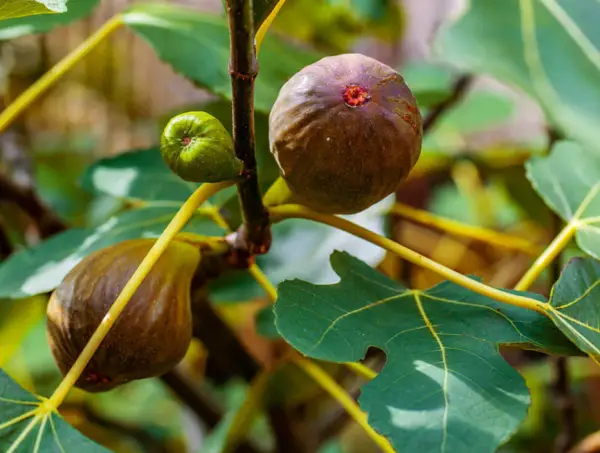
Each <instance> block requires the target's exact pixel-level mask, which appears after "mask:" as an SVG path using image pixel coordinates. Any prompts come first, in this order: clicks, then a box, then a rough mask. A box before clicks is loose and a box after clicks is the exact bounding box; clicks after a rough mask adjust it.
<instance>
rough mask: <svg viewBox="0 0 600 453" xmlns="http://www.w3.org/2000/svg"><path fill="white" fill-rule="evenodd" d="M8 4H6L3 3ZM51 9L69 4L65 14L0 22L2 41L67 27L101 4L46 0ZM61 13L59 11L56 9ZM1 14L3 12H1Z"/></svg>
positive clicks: (20, 0)
mask: <svg viewBox="0 0 600 453" xmlns="http://www.w3.org/2000/svg"><path fill="white" fill-rule="evenodd" d="M3 3H6V2H3ZM8 3H19V4H24V3H27V4H33V3H37V2H34V1H32V0H10V1H9V2H8ZM43 3H44V4H45V5H47V6H48V7H49V8H51V9H52V8H57V5H60V4H62V5H63V6H64V4H65V3H66V4H67V9H66V11H65V12H61V13H60V14H37V15H35V16H30V17H17V18H13V19H7V20H3V21H1V22H0V40H6V39H14V38H18V37H20V36H25V35H30V34H32V33H45V32H47V31H50V30H52V29H53V28H54V27H58V26H59V25H66V24H68V23H71V22H74V21H76V20H78V19H82V18H84V17H86V16H87V15H89V14H90V13H91V12H92V10H93V9H94V8H95V7H96V5H97V4H98V3H99V0H68V2H67V1H66V0H45V1H44V2H43ZM0 11H1V10H0ZM55 11H59V9H55ZM0 14H1V12H0Z"/></svg>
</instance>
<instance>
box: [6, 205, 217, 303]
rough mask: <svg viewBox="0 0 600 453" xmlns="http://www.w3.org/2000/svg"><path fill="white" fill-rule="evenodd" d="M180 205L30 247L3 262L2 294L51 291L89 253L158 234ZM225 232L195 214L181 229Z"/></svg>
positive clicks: (122, 218)
mask: <svg viewBox="0 0 600 453" xmlns="http://www.w3.org/2000/svg"><path fill="white" fill-rule="evenodd" d="M177 210H178V208H177V207H158V206H157V207H148V208H142V209H134V210H130V211H126V212H124V213H122V214H120V215H118V216H114V217H111V218H110V219H109V220H108V221H106V222H105V223H104V224H102V225H100V226H99V227H97V228H93V229H92V228H90V229H72V230H68V231H65V232H63V233H59V234H57V235H55V236H53V237H51V238H50V239H48V240H46V241H45V242H42V243H40V244H39V245H37V246H35V247H32V248H30V249H25V250H21V251H19V252H18V253H15V254H13V255H11V256H10V258H8V259H7V260H5V261H4V262H2V264H1V265H0V297H5V298H13V299H14V298H21V297H27V296H32V295H35V294H40V293H44V292H47V291H51V290H53V289H54V288H56V286H58V284H59V283H60V282H61V281H62V279H63V278H64V277H65V275H67V274H68V273H69V271H70V270H71V269H72V268H73V267H74V266H75V265H76V264H77V263H78V262H79V261H81V260H82V259H83V258H84V257H86V256H87V255H89V254H90V253H92V252H94V251H96V250H100V249H102V248H104V247H107V246H109V245H111V244H116V243H117V242H121V241H125V240H127V239H134V238H144V237H145V238H148V237H158V236H160V234H161V233H162V231H163V230H164V229H165V227H166V226H167V224H168V223H169V222H170V221H171V219H172V218H173V216H174V215H175V213H176V212H177ZM182 231H184V232H190V233H197V234H202V235H222V234H223V230H222V229H221V228H220V227H218V226H216V225H215V224H214V223H213V222H212V221H210V220H209V219H207V218H204V217H201V216H195V217H193V218H192V220H191V221H190V222H189V223H188V224H187V226H186V227H185V228H184V229H183V230H182Z"/></svg>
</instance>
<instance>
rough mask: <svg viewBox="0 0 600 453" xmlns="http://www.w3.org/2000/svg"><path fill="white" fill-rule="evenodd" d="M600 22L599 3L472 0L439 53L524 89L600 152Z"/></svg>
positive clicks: (559, 124) (568, 131)
mask: <svg viewBox="0 0 600 453" xmlns="http://www.w3.org/2000/svg"><path fill="white" fill-rule="evenodd" d="M598 16H600V2H598V1H597V0H577V1H564V0H558V1H557V0H503V1H500V2H494V1H485V0H472V1H470V2H468V6H467V8H466V10H465V12H464V13H463V14H462V15H461V16H460V17H459V18H458V19H457V20H456V22H454V23H453V24H451V25H450V26H449V27H446V28H445V29H444V30H443V31H442V33H440V35H439V36H438V38H437V41H436V47H437V51H438V53H439V55H440V56H441V57H442V58H443V59H444V60H446V61H447V62H448V63H450V64H453V65H455V66H457V67H458V68H460V69H461V70H464V71H465V72H469V73H484V74H489V75H491V76H493V77H494V78H496V79H497V80H499V81H501V82H504V83H506V84H509V85H511V86H514V87H518V88H520V89H521V90H523V91H524V92H525V93H527V94H528V95H530V96H531V97H533V98H534V99H535V100H537V101H538V102H539V104H540V105H541V107H542V108H543V109H544V111H545V113H546V115H547V117H548V119H549V121H550V122H551V123H552V124H553V125H554V126H555V127H556V128H557V129H559V130H560V131H561V132H563V133H564V135H566V136H567V137H572V138H575V139H577V140H581V141H582V142H583V143H585V144H587V145H589V146H590V147H591V149H595V150H597V151H599V152H600V147H599V145H598V144H599V143H600V134H599V132H598V123H600V85H599V84H598V77H599V76H600V59H599V58H598V52H599V50H600V34H598V32H597V31H598V20H597V18H598ZM557 50H559V51H560V58H557Z"/></svg>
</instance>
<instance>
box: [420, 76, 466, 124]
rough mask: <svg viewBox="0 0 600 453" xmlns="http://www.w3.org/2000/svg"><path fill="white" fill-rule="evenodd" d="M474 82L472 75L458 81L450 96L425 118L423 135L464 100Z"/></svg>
mask: <svg viewBox="0 0 600 453" xmlns="http://www.w3.org/2000/svg"><path fill="white" fill-rule="evenodd" d="M472 81H473V77H472V76H470V75H464V76H462V77H460V78H459V79H458V80H457V81H456V83H455V84H454V87H453V89H452V93H451V94H450V96H449V97H448V98H446V99H445V100H443V101H442V102H440V103H439V104H438V105H436V106H435V107H433V109H431V111H430V112H429V113H428V114H427V115H426V116H425V118H423V133H427V132H428V131H429V130H430V129H431V128H432V127H433V126H434V125H435V124H436V123H437V121H438V120H439V119H440V118H441V117H442V116H443V115H444V114H445V113H446V112H448V110H450V109H451V108H452V107H454V106H455V105H456V104H457V103H458V102H459V101H460V100H461V99H462V98H463V96H464V94H465V93H466V92H467V90H468V89H469V86H470V85H471V82H472Z"/></svg>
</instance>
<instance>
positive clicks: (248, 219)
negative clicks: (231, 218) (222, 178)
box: [226, 0, 271, 255]
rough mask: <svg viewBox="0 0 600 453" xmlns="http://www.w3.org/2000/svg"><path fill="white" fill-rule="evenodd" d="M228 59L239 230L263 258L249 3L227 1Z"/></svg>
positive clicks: (266, 242)
mask: <svg viewBox="0 0 600 453" xmlns="http://www.w3.org/2000/svg"><path fill="white" fill-rule="evenodd" d="M226 9H227V16H228V19H229V30H230V46H231V51H230V54H231V59H230V61H229V74H230V76H231V93H232V119H233V121H232V123H233V127H232V138H233V147H234V150H235V154H236V156H237V157H238V159H240V160H241V161H242V162H243V163H244V168H243V171H242V176H243V180H242V181H240V182H238V184H237V188H238V194H239V199H240V202H241V205H242V213H243V217H244V225H243V228H242V229H241V230H240V233H241V234H242V239H243V243H244V244H245V246H246V248H247V251H248V252H249V253H250V254H252V255H255V254H264V253H267V252H268V251H269V247H270V245H271V228H270V222H269V214H268V211H267V209H266V208H265V206H264V204H263V201H262V194H261V191H260V187H259V185H258V175H257V168H256V156H255V132H254V80H255V79H256V76H257V73H258V63H257V60H256V53H255V49H254V17H253V7H252V1H251V0H227V2H226Z"/></svg>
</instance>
